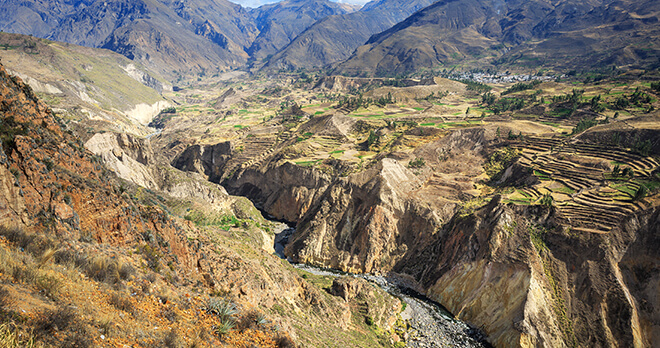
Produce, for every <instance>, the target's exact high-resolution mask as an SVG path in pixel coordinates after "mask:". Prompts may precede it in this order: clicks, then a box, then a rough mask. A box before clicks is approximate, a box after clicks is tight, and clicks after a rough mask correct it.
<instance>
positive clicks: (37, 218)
mask: <svg viewBox="0 0 660 348" xmlns="http://www.w3.org/2000/svg"><path fill="white" fill-rule="evenodd" d="M0 110H1V113H0V116H1V117H0V139H1V140H2V143H1V147H0V208H1V209H0V299H1V300H2V301H1V302H0V313H1V314H2V320H1V322H0V324H1V325H2V327H3V328H5V327H8V326H11V329H9V330H8V331H4V332H5V333H7V334H8V335H11V336H10V337H13V338H16V340H17V342H18V344H19V345H20V344H31V343H29V342H37V343H39V344H44V345H45V346H102V347H111V346H117V345H123V344H124V343H127V342H130V344H133V345H135V346H139V347H148V346H154V345H165V346H166V345H173V344H175V345H179V346H180V345H184V344H186V345H187V344H194V345H196V346H220V345H222V344H228V345H230V346H245V345H248V346H255V345H256V346H259V347H276V346H282V344H288V345H289V346H291V345H295V343H294V341H293V339H295V341H299V342H302V344H306V345H312V346H321V345H329V346H335V347H346V346H353V347H357V346H364V345H367V346H370V345H376V343H375V342H378V340H379V339H388V338H387V337H386V336H382V333H378V332H376V331H375V329H374V327H372V326H370V325H367V324H366V323H365V320H366V318H365V315H369V316H370V320H372V321H373V322H375V323H378V324H380V325H382V327H383V328H385V329H388V327H387V325H391V323H393V322H394V320H396V319H395V318H396V316H397V315H398V313H399V312H400V309H401V303H400V301H399V300H397V299H396V298H393V297H391V296H389V295H387V294H386V293H384V292H383V291H381V290H376V289H371V288H366V287H365V288H363V289H361V290H358V291H356V292H355V293H354V294H353V296H355V297H353V298H347V299H341V298H339V297H334V296H331V295H328V294H326V293H325V292H323V291H322V290H320V286H318V285H315V284H318V283H323V282H327V281H328V279H326V278H324V277H318V278H314V277H315V276H313V275H308V274H306V273H303V272H302V271H300V272H299V271H296V270H294V269H293V268H292V267H290V266H289V265H288V264H286V263H283V262H282V261H281V260H280V259H279V257H277V256H275V255H273V254H272V238H273V235H272V231H271V230H270V228H271V227H274V226H272V225H270V224H269V223H268V222H267V221H265V220H264V219H263V218H262V217H261V215H260V214H259V212H258V211H256V209H254V207H253V206H252V204H251V203H250V202H248V201H247V200H246V199H244V198H236V197H229V196H228V195H227V194H226V192H224V190H223V189H222V188H218V187H217V185H214V184H211V183H208V182H206V181H205V180H206V179H205V178H202V177H201V176H195V175H194V174H185V173H180V172H178V171H176V170H174V169H173V168H162V167H161V168H159V167H157V166H154V162H156V164H157V160H156V161H155V159H154V154H153V152H152V151H151V149H150V147H149V142H148V141H147V140H140V139H135V138H132V137H130V136H127V135H123V134H120V135H118V134H112V133H105V134H98V135H96V136H94V137H92V138H91V139H90V141H89V142H88V144H87V146H88V147H89V148H90V149H92V150H94V151H96V152H98V153H99V156H95V155H93V154H92V153H91V152H89V151H87V150H86V149H85V147H83V144H82V141H80V140H79V139H78V138H76V137H75V136H73V135H72V134H71V133H70V132H69V131H67V130H65V129H66V128H65V127H64V125H62V124H61V122H60V121H59V120H58V119H57V118H55V117H54V116H53V114H52V112H51V111H50V110H49V109H48V108H47V107H46V106H45V104H44V103H43V102H41V101H39V100H38V99H37V98H36V97H35V95H34V93H33V91H32V89H31V88H30V87H29V86H28V85H26V84H24V83H23V82H22V81H20V79H18V78H16V77H13V76H10V75H9V74H7V73H6V71H5V70H4V68H2V67H1V66H0ZM111 156H113V157H111ZM129 159H130V160H129ZM104 160H106V161H107V162H108V163H109V164H111V165H112V163H113V161H115V162H116V165H117V167H116V168H114V169H115V170H117V171H118V173H119V174H121V175H125V174H126V173H127V172H126V171H122V170H121V167H120V165H121V164H123V165H126V167H128V169H129V171H128V173H129V174H130V173H133V174H131V175H134V174H135V173H140V172H139V171H137V170H136V168H143V169H144V168H146V169H147V172H149V173H151V174H154V173H156V174H158V175H154V176H155V177H156V178H158V180H154V181H153V182H151V183H153V184H155V185H156V186H157V187H158V188H160V189H162V190H163V191H157V192H156V191H154V190H151V189H145V188H143V187H137V186H135V185H132V184H131V183H130V182H127V181H122V180H121V179H120V178H118V177H117V176H115V175H114V174H113V173H112V171H111V170H108V169H107V168H106V167H105V166H104V163H103V162H104ZM145 177H146V175H145V176H140V177H138V179H144V178H145ZM127 179H129V180H130V179H136V177H135V176H130V175H129V176H127ZM160 180H162V182H160ZM136 181H139V180H137V179H136ZM142 183H143V184H145V185H149V182H142ZM168 192H169V193H171V195H170V194H168ZM179 214H181V215H179ZM184 218H185V219H184ZM301 275H303V276H301ZM305 278H310V280H309V281H308V280H306V279H305ZM330 283H331V281H330ZM223 303H224V304H225V305H229V306H230V307H228V308H230V309H231V310H232V311H231V314H227V313H225V314H224V315H229V316H230V317H231V318H230V320H231V321H230V323H231V324H232V326H231V328H229V329H227V330H226V331H218V330H217V328H218V327H219V326H220V325H222V321H223V320H224V321H225V323H226V322H227V319H228V318H226V317H225V318H224V319H222V318H223V317H222V316H221V315H220V312H219V309H218V308H219V306H221V305H222V304H223ZM365 303H370V304H374V303H378V304H379V306H377V307H372V308H371V309H370V310H369V311H368V312H364V313H363V312H361V309H362V308H364V306H365V305H364V304H365ZM90 313H91V314H90ZM258 318H261V319H260V321H257V319H258ZM267 318H268V319H267ZM271 320H272V322H271ZM320 323H323V325H320ZM388 323H390V324H388ZM233 325H236V327H235V328H234V326H233ZM320 328H322V329H320ZM3 330H4V329H3ZM320 330H322V331H323V333H324V334H327V333H328V332H330V333H331V336H332V337H333V340H332V342H329V343H328V342H326V339H325V338H324V337H325V336H324V334H321V333H320ZM354 330H357V331H358V332H360V334H359V335H360V336H359V340H360V342H361V343H364V344H356V343H355V342H354V341H353V337H354V336H355V337H357V335H354V334H353V332H354ZM287 332H288V333H290V334H288V333H287ZM365 333H366V334H365ZM292 336H293V339H292ZM223 342H224V343H223ZM246 342H247V343H246ZM282 342H284V343H282Z"/></svg>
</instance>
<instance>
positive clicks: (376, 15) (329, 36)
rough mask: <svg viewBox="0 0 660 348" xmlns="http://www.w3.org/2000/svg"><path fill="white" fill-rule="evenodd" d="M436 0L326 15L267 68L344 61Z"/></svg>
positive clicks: (383, 0)
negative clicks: (364, 45) (367, 43)
mask: <svg viewBox="0 0 660 348" xmlns="http://www.w3.org/2000/svg"><path fill="white" fill-rule="evenodd" d="M432 2H433V1H431V0H415V1H396V0H379V1H373V2H371V3H369V4H367V5H365V6H364V7H363V8H361V9H360V11H357V12H353V13H349V14H345V15H337V16H331V17H328V18H325V19H323V20H320V21H318V22H317V23H315V24H314V25H312V26H311V27H309V28H308V29H307V30H305V31H304V32H303V33H301V34H300V35H298V37H296V38H295V40H293V41H292V42H291V43H290V44H289V45H288V46H286V47H285V48H284V49H282V50H281V51H280V52H279V53H277V54H275V55H274V56H273V57H272V58H271V59H270V60H269V61H268V63H267V64H266V65H265V67H264V68H265V69H270V70H279V69H285V70H295V69H298V68H307V69H311V68H322V67H325V66H326V65H328V64H332V63H336V62H339V61H342V60H344V59H346V58H348V57H349V56H350V54H351V53H352V52H353V50H355V49H356V48H357V47H358V46H360V45H362V44H364V43H365V42H366V41H367V40H368V38H369V37H370V36H371V35H373V34H376V33H379V32H381V31H383V30H386V29H388V28H390V27H391V26H393V25H394V24H396V23H398V22H399V21H402V20H404V19H405V18H406V17H408V16H410V15H411V14H413V13H414V12H416V11H418V10H420V9H422V8H424V7H426V6H428V5H430V4H431V3H432Z"/></svg>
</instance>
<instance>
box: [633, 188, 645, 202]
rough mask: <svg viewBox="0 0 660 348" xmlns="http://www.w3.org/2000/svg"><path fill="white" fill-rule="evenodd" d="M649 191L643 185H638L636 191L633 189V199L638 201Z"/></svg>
mask: <svg viewBox="0 0 660 348" xmlns="http://www.w3.org/2000/svg"><path fill="white" fill-rule="evenodd" d="M648 193H649V189H648V188H646V186H644V185H639V188H638V189H637V191H635V196H633V201H639V200H641V199H642V198H644V197H646V195H647V194H648Z"/></svg>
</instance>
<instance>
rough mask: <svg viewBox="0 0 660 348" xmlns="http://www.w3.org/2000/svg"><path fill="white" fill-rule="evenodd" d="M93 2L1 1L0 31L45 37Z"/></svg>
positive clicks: (78, 0)
mask: <svg viewBox="0 0 660 348" xmlns="http://www.w3.org/2000/svg"><path fill="white" fill-rule="evenodd" d="M93 2H94V0H84V1H82V0H64V1H57V2H55V1H21V2H18V1H3V2H2V3H0V6H1V8H2V11H0V30H2V31H5V32H10V33H18V34H25V35H35V36H38V37H46V36H48V35H49V34H50V33H51V32H52V30H53V28H55V27H56V26H57V25H58V24H59V23H60V21H61V19H62V18H64V17H66V16H68V15H71V14H73V13H76V12H77V11H80V10H82V9H84V8H85V7H87V6H88V5H89V4H91V3H93Z"/></svg>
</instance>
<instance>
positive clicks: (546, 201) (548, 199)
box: [539, 193, 554, 207]
mask: <svg viewBox="0 0 660 348" xmlns="http://www.w3.org/2000/svg"><path fill="white" fill-rule="evenodd" d="M553 201H554V198H552V195H551V194H549V193H546V194H545V195H543V197H541V200H540V202H539V203H541V205H545V206H548V207H551V206H552V202H553Z"/></svg>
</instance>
